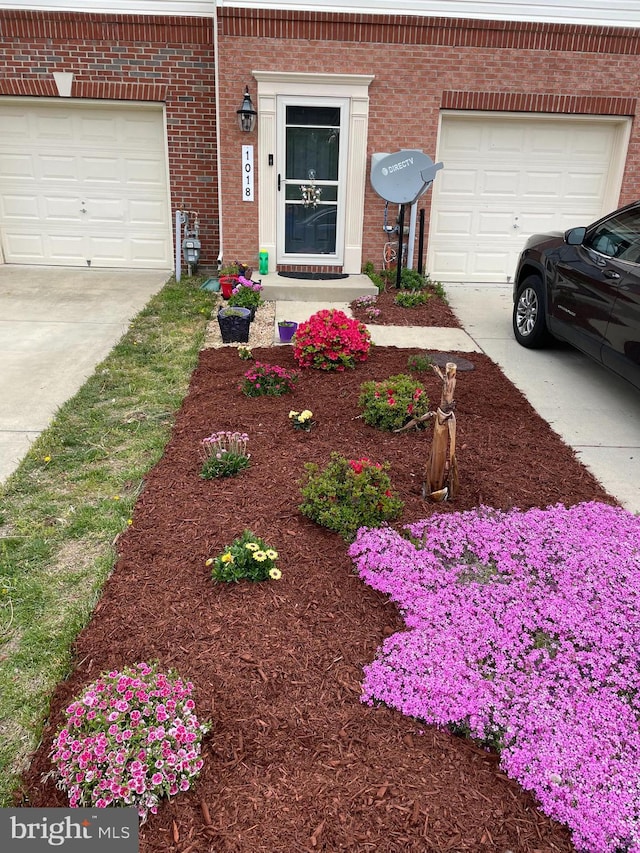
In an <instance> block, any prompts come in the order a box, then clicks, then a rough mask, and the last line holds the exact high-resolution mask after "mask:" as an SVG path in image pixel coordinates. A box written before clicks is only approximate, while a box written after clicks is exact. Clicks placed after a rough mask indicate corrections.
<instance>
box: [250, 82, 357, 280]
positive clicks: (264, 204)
mask: <svg viewBox="0 0 640 853" xmlns="http://www.w3.org/2000/svg"><path fill="white" fill-rule="evenodd" d="M252 73H253V76H254V78H255V79H256V81H257V83H258V98H257V100H258V156H257V166H258V223H259V225H258V228H259V242H260V248H261V249H266V251H268V252H269V271H270V272H275V268H276V262H275V258H276V248H277V231H276V227H277V226H276V222H277V216H276V213H277V192H278V189H277V175H278V172H277V166H276V162H277V154H278V148H277V142H278V140H277V124H278V121H277V99H278V96H292V97H293V98H296V99H298V100H299V101H300V102H304V101H305V100H306V99H309V98H321V97H324V98H348V99H349V102H350V109H349V132H348V137H349V145H348V153H347V170H346V180H345V187H344V190H345V193H346V195H345V204H344V231H343V238H344V260H343V264H342V269H343V271H344V272H345V273H351V274H354V273H359V272H360V271H361V267H362V231H363V220H364V193H365V181H366V164H367V132H368V123H369V84H370V83H371V81H372V80H373V75H368V74H307V73H292V74H287V73H285V72H281V71H253V72H252Z"/></svg>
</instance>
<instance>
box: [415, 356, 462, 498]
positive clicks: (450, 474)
mask: <svg viewBox="0 0 640 853" xmlns="http://www.w3.org/2000/svg"><path fill="white" fill-rule="evenodd" d="M432 367H433V371H434V373H435V374H436V375H437V376H438V377H439V378H440V380H441V382H442V394H441V397H440V405H439V406H438V408H437V409H436V412H435V423H434V425H433V442H432V444H431V455H430V457H429V461H428V462H427V466H426V468H425V476H424V485H423V494H424V496H425V497H427V498H430V499H431V500H435V501H442V500H452V499H453V498H455V496H456V494H457V493H458V464H457V462H456V416H455V414H454V409H455V407H456V404H455V400H454V396H453V395H454V393H455V390H456V370H457V368H456V365H455V364H454V363H453V362H447V365H446V367H445V372H444V373H443V372H442V371H441V370H440V368H439V367H438V366H437V365H432Z"/></svg>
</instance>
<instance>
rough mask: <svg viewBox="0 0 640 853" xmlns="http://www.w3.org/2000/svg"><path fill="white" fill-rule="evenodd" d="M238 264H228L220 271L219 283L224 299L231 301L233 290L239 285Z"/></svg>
mask: <svg viewBox="0 0 640 853" xmlns="http://www.w3.org/2000/svg"><path fill="white" fill-rule="evenodd" d="M238 275H239V271H238V264H227V265H226V266H224V267H222V268H221V269H220V273H219V277H218V281H219V282H220V289H221V290H222V296H223V298H224V299H229V297H230V296H231V292H232V290H233V288H234V287H235V286H236V284H237V283H238Z"/></svg>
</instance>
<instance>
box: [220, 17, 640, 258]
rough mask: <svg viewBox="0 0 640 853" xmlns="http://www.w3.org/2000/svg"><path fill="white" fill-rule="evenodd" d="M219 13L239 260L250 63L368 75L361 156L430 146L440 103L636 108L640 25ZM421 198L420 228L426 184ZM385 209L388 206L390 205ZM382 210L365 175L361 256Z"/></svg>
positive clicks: (226, 161)
mask: <svg viewBox="0 0 640 853" xmlns="http://www.w3.org/2000/svg"><path fill="white" fill-rule="evenodd" d="M219 21H220V23H219V33H220V57H219V59H220V81H221V92H222V95H221V113H220V121H221V130H222V142H221V160H222V164H223V173H222V193H223V198H224V199H225V203H224V210H223V217H224V232H225V240H224V242H225V255H227V256H229V255H233V256H236V255H237V256H238V257H242V258H246V259H247V261H248V262H249V261H251V262H254V263H255V261H256V252H257V251H258V248H259V247H258V246H257V239H258V237H257V228H258V224H257V202H256V203H254V205H250V204H246V203H243V202H242V201H241V198H240V193H239V191H238V185H239V184H238V177H237V172H238V168H237V166H236V165H235V163H236V160H238V159H239V145H240V144H241V140H240V139H239V137H240V136H241V134H239V133H235V134H234V133H233V131H232V129H231V123H232V120H233V115H232V114H233V110H234V108H235V109H237V107H236V106H235V103H236V101H238V100H239V98H240V94H241V92H242V91H243V89H244V86H245V84H247V83H248V84H249V88H250V90H251V94H252V97H253V98H254V101H255V94H256V84H255V83H253V84H252V81H251V73H250V72H251V70H260V71H286V72H305V71H306V72H309V71H315V72H334V73H352V74H375V79H374V80H373V82H372V83H371V86H370V88H369V95H370V104H369V134H368V141H367V155H368V158H370V156H371V154H372V153H374V152H376V151H385V152H386V151H396V150H398V149H400V148H419V149H422V150H423V151H425V152H427V153H428V154H430V155H431V156H434V155H435V153H436V143H437V135H438V123H439V119H440V114H441V110H443V109H451V110H453V109H455V110H490V111H508V112H513V111H515V112H544V113H558V114H564V115H571V114H583V115H584V114H586V115H617V116H635V113H636V106H637V99H636V98H637V85H636V81H637V79H638V76H639V73H640V56H638V54H639V53H640V29H638V30H633V29H631V30H629V29H615V28H603V27H588V26H573V25H571V26H567V25H561V24H539V23H511V22H496V21H467V20H450V19H433V18H426V19H423V18H420V19H418V18H409V17H403V16H393V15H384V16H379V15H359V14H353V15H350V14H341V15H333V16H332V15H329V14H325V13H319V12H299V13H296V12H286V11H278V10H255V9H234V8H228V7H224V8H222V9H220V10H219ZM244 136H245V137H246V136H248V134H244ZM243 141H246V140H243ZM253 141H255V136H254V138H253ZM369 165H370V164H369V162H368V163H367V176H368V174H369ZM638 197H640V131H638V129H637V128H636V127H635V122H634V127H633V130H632V134H631V139H630V144H629V151H628V158H627V164H626V169H625V173H624V180H623V185H622V192H621V196H620V204H624V203H627V202H629V201H632V200H634V199H636V198H638ZM419 206H420V207H424V208H425V213H426V218H425V236H426V235H427V234H428V229H429V211H430V194H429V193H427V194H426V196H424V198H423V199H422V200H421V201H420V204H419ZM391 210H392V213H393V216H395V213H396V207H395V206H391ZM383 215H384V201H383V200H382V199H380V198H379V197H378V196H377V195H376V194H375V193H374V191H373V190H372V189H371V186H370V184H369V181H368V179H367V182H366V194H365V216H364V243H363V262H366V261H368V260H370V261H373V263H374V264H375V266H376V267H380V265H381V260H382V252H383V246H384V243H385V240H386V237H385V235H384V233H383V231H382V224H383ZM425 251H426V240H425Z"/></svg>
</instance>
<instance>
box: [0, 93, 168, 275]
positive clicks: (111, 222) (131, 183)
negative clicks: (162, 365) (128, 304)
mask: <svg viewBox="0 0 640 853" xmlns="http://www.w3.org/2000/svg"><path fill="white" fill-rule="evenodd" d="M167 185H168V184H167V157H166V146H165V131H164V120H163V113H162V109H161V108H158V107H144V106H140V105H135V106H131V107H124V106H123V105H122V104H119V105H112V104H105V103H96V104H87V103H74V102H65V103H61V102H60V101H56V102H50V101H46V102H44V101H38V102H37V103H34V102H33V101H31V102H30V103H26V102H19V101H7V102H2V101H0V235H1V239H2V250H3V254H4V260H5V262H6V263H11V264H48V265H60V266H87V265H91V266H95V267H123V268H126V267H129V268H141V269H143V268H147V269H169V268H171V266H172V242H171V224H170V219H171V217H170V212H169V200H168V191H167Z"/></svg>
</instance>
